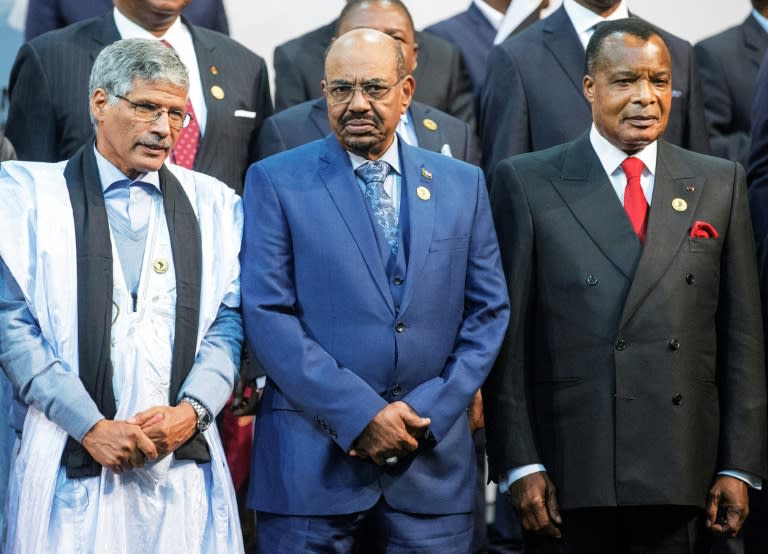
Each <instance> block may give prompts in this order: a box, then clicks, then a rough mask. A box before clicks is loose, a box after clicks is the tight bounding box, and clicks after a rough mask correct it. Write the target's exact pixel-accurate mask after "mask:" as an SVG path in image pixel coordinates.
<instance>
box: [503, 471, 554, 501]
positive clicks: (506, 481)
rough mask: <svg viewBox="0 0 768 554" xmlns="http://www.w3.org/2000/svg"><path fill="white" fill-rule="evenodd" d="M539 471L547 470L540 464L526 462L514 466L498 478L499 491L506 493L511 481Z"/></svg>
mask: <svg viewBox="0 0 768 554" xmlns="http://www.w3.org/2000/svg"><path fill="white" fill-rule="evenodd" d="M539 471H547V470H546V469H545V468H544V466H543V465H542V464H528V465H525V466H520V467H516V468H515V469H510V470H509V471H508V472H507V473H506V475H504V476H503V477H501V478H500V479H499V492H500V493H502V494H503V493H506V492H507V491H508V490H509V487H511V486H512V483H514V482H515V481H517V480H518V479H522V478H523V477H525V476H526V475H530V474H531V473H537V472H539Z"/></svg>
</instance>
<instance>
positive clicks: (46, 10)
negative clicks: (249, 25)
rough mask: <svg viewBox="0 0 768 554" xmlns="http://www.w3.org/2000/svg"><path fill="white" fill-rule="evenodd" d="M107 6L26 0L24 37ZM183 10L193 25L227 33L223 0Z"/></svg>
mask: <svg viewBox="0 0 768 554" xmlns="http://www.w3.org/2000/svg"><path fill="white" fill-rule="evenodd" d="M111 9H112V0H29V5H28V6H27V22H26V27H25V29H24V38H25V39H26V40H32V39H33V38H35V37H36V36H38V35H42V34H43V33H46V32H48V31H53V30H54V29H60V28H61V27H66V26H67V25H71V24H72V23H77V22H78V21H82V20H83V19H88V18H90V17H96V16H98V15H103V14H105V13H106V12H108V11H109V10H111ZM183 14H184V17H186V18H187V19H188V20H189V22H190V23H192V24H193V25H199V26H200V27H206V28H207V29H213V30H214V31H219V32H220V33H224V34H225V35H228V34H229V24H228V23H227V13H226V11H225V10H224V2H223V0H194V1H193V2H191V3H190V4H189V5H188V6H187V7H186V8H184V12H183Z"/></svg>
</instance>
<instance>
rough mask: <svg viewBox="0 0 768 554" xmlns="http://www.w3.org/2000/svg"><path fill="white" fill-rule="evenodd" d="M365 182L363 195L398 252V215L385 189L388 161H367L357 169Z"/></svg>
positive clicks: (389, 241) (386, 236)
mask: <svg viewBox="0 0 768 554" xmlns="http://www.w3.org/2000/svg"><path fill="white" fill-rule="evenodd" d="M355 173H356V174H357V175H358V177H360V179H362V180H363V183H365V188H364V192H363V195H364V196H365V199H366V200H367V201H368V205H369V206H370V207H371V211H372V212H373V215H374V217H375V218H376V222H377V223H378V224H379V226H380V227H381V230H382V231H383V232H384V238H385V239H386V241H387V243H388V244H389V248H390V249H391V250H392V253H393V254H397V228H398V215H397V211H396V210H395V205H394V202H393V201H392V197H391V196H390V195H389V194H387V192H386V191H385V190H384V179H385V178H386V177H387V174H388V173H389V164H388V163H387V162H382V161H379V160H377V161H375V162H365V163H364V164H363V165H361V166H360V167H358V168H357V169H356V170H355Z"/></svg>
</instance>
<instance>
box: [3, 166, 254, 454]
mask: <svg viewBox="0 0 768 554" xmlns="http://www.w3.org/2000/svg"><path fill="white" fill-rule="evenodd" d="M104 164H107V165H108V166H109V167H111V169H109V168H108V167H107V166H105V165H104ZM97 165H98V166H99V171H100V177H101V179H102V189H103V190H108V189H109V187H110V185H111V184H112V183H113V182H114V181H117V180H123V181H126V176H125V175H123V174H122V173H120V171H119V170H117V169H116V168H115V167H114V166H112V164H110V163H109V162H107V161H106V160H105V159H104V158H103V157H101V156H100V155H99V154H98V153H97ZM102 168H104V169H103V172H102ZM112 170H114V171H112ZM114 172H117V175H118V178H116V179H115V178H111V177H115V174H114ZM141 181H142V182H143V183H149V184H150V185H151V186H149V187H148V186H145V185H143V184H142V185H140V186H138V187H136V190H137V191H139V192H138V193H137V194H130V188H128V187H117V188H116V189H115V190H114V191H113V193H107V194H105V199H104V200H105V204H106V205H107V209H108V210H109V211H110V212H111V213H116V212H122V213H129V212H130V213H142V209H141V207H139V210H138V212H136V211H134V208H135V205H134V204H133V202H134V200H136V201H137V203H138V204H139V205H140V204H141V203H142V202H145V201H146V202H149V205H151V202H152V198H151V196H152V195H153V194H159V193H160V190H159V176H158V175H157V173H154V174H145V175H143V176H142V177H141ZM153 188H154V189H155V190H154V191H153V190H152V189H153ZM145 193H146V194H145ZM141 217H143V216H141ZM146 217H147V218H148V217H149V209H147V210H146ZM145 224H146V223H145ZM142 254H143V249H142ZM121 261H122V258H121ZM131 262H132V263H134V264H138V265H139V266H140V265H141V259H139V260H138V261H135V260H132V261H131ZM73 292H74V291H73ZM0 330H2V331H0V366H2V368H3V370H4V371H5V373H6V375H7V376H8V378H9V379H10V381H11V383H12V384H13V387H14V392H15V400H16V403H15V406H14V407H13V409H12V417H11V426H12V427H14V428H15V429H16V431H17V433H20V432H21V429H22V426H23V423H24V416H25V415H26V406H28V405H34V406H35V407H36V408H37V409H39V410H40V411H41V412H43V413H44V414H45V415H46V417H48V419H50V420H51V421H53V422H54V423H56V424H57V425H58V426H59V427H61V428H62V429H64V430H65V431H66V432H67V433H68V434H69V435H70V436H72V437H74V438H75V439H76V440H77V441H82V439H83V437H84V436H85V434H86V433H87V432H88V431H89V430H90V429H91V428H92V427H93V426H94V425H95V424H96V423H97V422H98V421H99V420H101V419H103V418H104V416H103V415H102V414H101V413H100V412H99V410H98V408H97V407H96V404H95V402H94V401H93V399H91V397H90V395H89V394H88V392H87V391H86V390H85V387H84V386H83V383H82V382H81V381H80V378H79V377H78V376H77V375H75V374H74V373H73V372H71V371H68V369H67V368H65V366H64V362H63V361H62V360H61V359H60V358H59V357H57V356H56V355H55V353H54V352H53V350H52V348H51V345H50V344H49V343H48V341H47V340H46V339H45V338H44V337H43V336H42V334H41V331H40V327H39V325H38V323H37V321H35V319H34V317H33V316H32V314H31V313H30V311H29V308H28V307H27V304H26V301H25V300H24V296H23V294H22V292H21V290H20V289H19V287H18V285H17V284H16V282H15V280H14V279H13V276H12V275H11V274H10V272H9V270H8V268H7V266H6V265H5V263H3V262H2V260H0ZM242 342H243V325H242V319H241V317H240V313H239V310H238V309H237V307H235V306H227V305H226V304H222V305H221V306H220V307H219V311H218V315H217V317H216V320H215V321H214V322H213V323H212V324H211V327H210V328H209V329H208V332H207V333H206V334H205V336H204V337H203V340H202V342H201V345H200V348H199V350H198V354H197V357H196V359H195V363H194V365H193V366H192V369H191V370H190V373H189V375H188V376H187V378H186V380H185V382H184V384H183V385H182V387H181V390H180V391H179V398H178V399H180V398H182V397H184V396H189V397H192V398H195V399H197V400H199V401H200V402H201V403H202V404H203V405H205V406H206V408H208V410H209V412H211V413H212V414H214V413H216V412H217V411H218V410H219V409H220V408H221V407H222V406H223V405H224V403H225V402H226V400H227V398H229V395H230V394H231V390H230V389H229V388H227V387H225V386H213V385H212V383H216V382H221V380H217V379H211V378H210V375H211V374H212V373H214V374H218V373H222V372H228V371H231V367H232V364H234V366H235V367H239V363H240V350H241V347H242ZM231 381H232V377H229V378H228V379H225V380H224V382H231ZM178 399H177V400H178Z"/></svg>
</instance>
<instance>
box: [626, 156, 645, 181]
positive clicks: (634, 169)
mask: <svg viewBox="0 0 768 554" xmlns="http://www.w3.org/2000/svg"><path fill="white" fill-rule="evenodd" d="M621 169H623V170H624V175H626V176H627V180H628V181H629V180H630V179H634V178H638V179H639V178H640V175H642V174H643V161H642V160H641V159H640V158H635V157H634V156H631V157H629V158H627V159H626V160H624V161H623V162H621Z"/></svg>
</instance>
